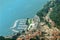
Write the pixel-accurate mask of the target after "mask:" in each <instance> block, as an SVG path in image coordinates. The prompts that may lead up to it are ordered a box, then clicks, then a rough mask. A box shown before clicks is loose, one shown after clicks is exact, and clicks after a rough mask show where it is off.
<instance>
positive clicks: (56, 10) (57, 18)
mask: <svg viewBox="0 0 60 40" xmlns="http://www.w3.org/2000/svg"><path fill="white" fill-rule="evenodd" d="M51 2H52V1H50V2H48V3H47V4H46V5H45V6H44V7H43V9H42V10H40V11H39V12H38V13H37V15H38V16H39V17H40V19H41V21H42V20H43V17H45V16H46V14H47V13H48V11H49V8H51V7H52V8H53V11H52V12H51V14H50V18H51V19H52V20H53V21H54V22H55V24H56V27H57V28H59V29H60V27H59V26H60V0H55V1H53V3H52V4H51Z"/></svg>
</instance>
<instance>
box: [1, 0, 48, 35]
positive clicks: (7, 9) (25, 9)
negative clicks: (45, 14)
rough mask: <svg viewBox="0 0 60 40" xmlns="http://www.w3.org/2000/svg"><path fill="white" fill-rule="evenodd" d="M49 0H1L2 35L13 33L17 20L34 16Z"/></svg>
mask: <svg viewBox="0 0 60 40" xmlns="http://www.w3.org/2000/svg"><path fill="white" fill-rule="evenodd" d="M47 2H48V0H0V35H3V36H6V35H10V34H12V31H11V30H10V27H12V26H13V24H14V22H15V20H17V19H24V18H32V17H34V15H35V14H36V13H37V11H38V10H40V9H41V8H42V7H43V5H45V4H46V3H47Z"/></svg>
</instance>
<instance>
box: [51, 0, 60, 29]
mask: <svg viewBox="0 0 60 40" xmlns="http://www.w3.org/2000/svg"><path fill="white" fill-rule="evenodd" d="M50 18H51V19H52V20H53V21H54V22H55V23H56V26H57V28H59V29H60V27H59V26H60V0H56V1H55V5H54V8H53V11H52V12H51V15H50Z"/></svg>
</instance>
